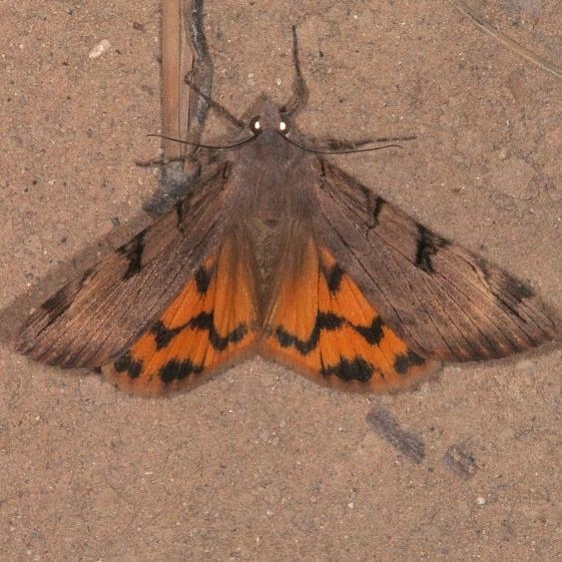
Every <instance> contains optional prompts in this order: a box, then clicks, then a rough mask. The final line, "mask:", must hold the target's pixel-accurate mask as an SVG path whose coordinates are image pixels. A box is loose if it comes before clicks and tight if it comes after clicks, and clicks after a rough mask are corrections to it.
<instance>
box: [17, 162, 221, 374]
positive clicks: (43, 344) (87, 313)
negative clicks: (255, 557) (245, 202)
mask: <svg viewBox="0 0 562 562" xmlns="http://www.w3.org/2000/svg"><path fill="white" fill-rule="evenodd" d="M223 172H224V170H223V167H222V166H221V167H220V169H219V170H217V171H215V172H213V174H212V175H211V176H210V177H209V178H208V179H207V180H206V181H204V182H202V183H201V184H199V185H198V186H197V188H196V190H195V191H194V192H193V194H192V195H191V196H189V197H188V198H186V199H184V200H182V201H180V202H178V203H177V204H176V205H175V206H174V208H172V209H171V210H170V211H168V213H166V214H165V215H164V216H162V217H161V218H160V219H158V220H157V221H156V222H154V223H153V224H152V225H151V226H149V227H148V228H147V229H146V230H143V231H142V232H141V233H140V234H138V235H136V236H135V237H134V238H133V239H132V240H130V241H129V242H128V243H126V244H124V245H123V246H121V247H120V248H118V249H117V250H116V251H115V252H114V253H113V254H111V255H109V256H107V257H106V258H105V259H104V260H102V261H101V262H100V263H99V264H98V265H97V266H95V267H94V268H92V269H91V270H89V271H87V272H86V273H85V274H83V276H82V278H81V279H78V280H76V281H73V282H71V283H69V284H68V285H66V286H65V287H63V288H62V289H61V290H60V291H59V292H58V293H56V294H55V295H54V296H53V297H51V298H50V299H49V300H47V301H46V302H45V303H44V304H43V305H42V306H41V307H40V308H39V309H37V310H36V311H35V312H34V313H33V314H32V315H31V316H30V317H29V318H28V319H27V320H26V322H25V323H24V324H23V326H22V327H21V329H20V331H19V333H18V335H17V339H16V349H17V350H18V351H20V352H21V353H25V354H28V355H30V356H31V357H33V358H34V359H37V360H40V361H43V362H45V363H49V364H52V365H60V366H63V367H75V366H89V367H91V366H101V365H104V364H106V363H109V362H110V361H111V360H112V359H113V358H115V357H116V356H117V355H118V354H119V353H121V352H122V350H124V349H125V348H127V347H128V346H129V345H130V344H131V343H132V341H134V340H135V338H136V337H137V336H138V335H139V334H140V333H142V332H143V331H145V330H146V329H147V328H148V327H149V326H150V325H151V324H152V322H153V321H154V320H155V318H156V317H157V316H158V315H159V314H160V313H161V312H162V310H163V309H164V308H165V307H166V306H167V304H168V303H169V302H170V301H171V300H172V299H173V298H174V296H176V294H177V293H178V292H179V291H180V290H181V289H182V287H183V286H184V285H185V283H186V281H187V280H188V279H189V278H191V277H193V275H194V274H195V272H196V271H197V270H198V268H199V266H200V265H201V263H202V261H203V259H204V258H205V256H207V255H208V254H209V252H211V251H212V250H214V249H215V248H216V247H217V246H218V243H219V242H220V240H221V237H222V233H223V231H224V229H225V227H227V226H228V224H229V223H230V221H231V219H230V216H231V215H229V214H228V213H226V212H225V209H224V205H223V203H222V199H221V192H222V191H223V189H224V187H225V183H226V179H225V176H224V173H223ZM205 282H206V281H205V279H204V278H202V276H201V275H199V277H198V283H200V284H205Z"/></svg>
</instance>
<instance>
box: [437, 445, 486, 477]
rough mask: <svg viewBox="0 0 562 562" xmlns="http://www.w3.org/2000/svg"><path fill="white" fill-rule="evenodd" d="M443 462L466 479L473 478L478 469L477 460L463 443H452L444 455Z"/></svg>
mask: <svg viewBox="0 0 562 562" xmlns="http://www.w3.org/2000/svg"><path fill="white" fill-rule="evenodd" d="M443 462H444V463H445V465H446V466H447V467H448V468H450V469H451V470H452V471H453V472H454V473H455V474H456V475H457V476H459V477H460V478H462V479H464V480H468V479H469V478H472V477H473V476H474V475H475V474H476V472H477V470H478V465H477V464H476V460H475V459H474V457H473V456H472V454H471V453H469V452H467V451H465V449H464V447H463V446H462V445H451V446H450V447H449V448H448V449H447V452H446V453H445V455H444V456H443Z"/></svg>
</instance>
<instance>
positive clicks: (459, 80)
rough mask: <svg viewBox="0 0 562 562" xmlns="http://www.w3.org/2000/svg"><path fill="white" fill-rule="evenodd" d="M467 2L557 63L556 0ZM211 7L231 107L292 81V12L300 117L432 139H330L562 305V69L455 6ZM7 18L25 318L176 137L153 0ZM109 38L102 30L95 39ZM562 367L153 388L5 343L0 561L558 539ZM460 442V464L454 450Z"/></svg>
mask: <svg viewBox="0 0 562 562" xmlns="http://www.w3.org/2000/svg"><path fill="white" fill-rule="evenodd" d="M472 6H473V7H475V8H477V9H478V11H479V12H480V13H481V14H482V15H485V16H486V17H487V18H488V19H489V20H490V21H492V22H494V23H495V24H496V25H498V26H500V27H501V28H502V29H503V30H505V31H506V32H508V33H509V34H510V35H511V36H512V37H514V38H515V39H516V40H518V41H519V42H520V43H522V44H524V45H525V46H527V47H529V48H531V49H532V50H534V51H535V52H537V53H538V54H541V55H543V56H545V57H547V58H550V59H551V60H553V61H558V64H560V60H561V57H562V37H561V35H560V30H561V29H562V20H561V14H560V10H559V5H558V2H557V1H556V0H552V1H545V2H521V1H518V2H515V1H513V2H511V1H506V2H501V3H492V2H487V3H486V2H477V1H473V2H472ZM207 12H208V17H207V20H206V23H207V34H208V38H209V42H210V45H211V48H212V52H213V56H214V64H215V92H214V95H215V97H216V98H217V99H219V100H220V101H221V102H222V103H223V104H224V105H226V106H227V107H229V108H230V109H231V110H232V112H234V113H237V114H239V115H242V114H243V113H244V111H245V110H246V109H247V107H248V106H249V105H251V103H252V102H253V100H254V98H255V97H256V96H257V95H258V94H259V92H260V91H262V90H263V91H266V92H268V94H269V95H271V96H272V97H274V98H275V99H277V100H279V101H280V102H283V101H284V100H285V99H286V98H287V96H288V92H289V91H290V83H291V77H292V66H291V58H290V43H291V34H290V26H291V24H297V25H298V29H299V36H300V39H301V51H302V65H303V70H304V73H305V76H306V78H307V81H308V84H309V87H310V89H311V94H312V95H311V99H310V103H309V108H308V111H307V112H305V113H304V114H302V115H301V118H300V120H299V127H300V128H301V129H302V130H304V131H307V132H309V133H310V134H311V135H314V136H322V135H330V136H333V137H336V138H357V137H363V136H373V135H374V136H377V135H381V134H383V135H387V134H403V133H415V134H417V135H418V140H417V141H416V142H413V143H408V144H407V145H406V146H405V147H404V149H403V150H402V151H385V152H379V153H371V154H358V155H353V156H346V157H339V158H337V159H334V160H335V161H337V163H338V164H339V165H340V166H342V167H343V168H345V169H346V170H347V171H349V172H350V173H352V174H354V175H356V176H357V177H358V178H360V179H361V180H362V181H363V182H364V183H365V184H366V185H369V186H371V187H372V188H373V189H374V190H376V191H377V192H379V193H380V194H382V195H384V196H385V197H387V198H388V199H390V200H391V201H393V202H395V203H397V204H398V205H400V206H401V207H402V208H404V209H405V210H406V211H408V212H409V213H411V214H412V215H413V216H415V217H416V218H417V219H418V220H421V221H422V222H424V223H425V224H427V225H429V226H431V227H432V228H434V229H436V230H437V231H438V232H440V233H442V234H444V235H446V236H448V237H452V238H453V239H456V240H458V241H461V242H462V243H463V244H464V245H466V246H468V247H470V248H472V249H475V250H478V251H480V252H482V253H483V254H484V255H485V256H487V257H488V258H490V259H492V260H494V261H496V262H499V263H501V264H502V265H504V266H505V267H507V268H508V269H509V270H511V271H512V272H513V273H515V274H517V275H518V276H520V277H522V278H524V279H527V280H529V281H530V282H531V283H532V285H533V286H534V287H535V288H536V290H537V291H538V292H539V293H541V294H542V295H543V296H544V298H545V299H546V300H548V301H549V302H550V303H551V304H552V305H553V306H554V307H557V308H558V310H562V287H561V283H560V279H561V278H562V260H561V256H560V247H561V244H562V223H561V214H562V213H561V211H562V174H561V171H560V161H561V156H562V113H561V98H562V96H561V94H560V92H561V82H560V80H559V79H557V78H555V77H554V76H552V75H550V74H548V73H546V72H544V71H543V70H541V69H539V68H537V67H536V66H533V65H532V64H530V63H529V62H527V61H525V60H523V59H521V58H520V57H519V56H517V55H515V54H514V53H513V52H511V51H509V50H507V49H505V48H504V47H503V46H501V45H500V44H498V43H497V42H496V41H494V40H493V39H492V38H490V37H489V36H487V35H485V34H483V33H482V32H481V31H480V30H478V29H477V28H476V27H475V26H474V25H473V24H471V23H470V22H469V21H468V20H467V19H465V18H464V17H462V16H461V15H460V14H459V13H458V12H457V11H456V10H455V9H453V8H452V7H451V5H450V4H449V3H448V2H446V1H445V0H441V1H439V2H434V1H432V2H429V1H419V2H390V1H387V2H375V1H373V0H370V1H365V0H364V1H359V0H358V1H350V0H346V1H341V0H340V1H335V0H315V1H312V0H300V1H298V2H295V1H292V0H280V1H278V2H274V3H271V2H268V3H266V2H250V1H241V0H236V1H231V2H226V3H225V2H219V1H211V0H210V1H209V2H208V6H207ZM0 18H1V21H2V22H3V30H4V31H3V33H2V38H1V39H0V41H1V43H0V55H1V67H2V71H1V72H0V90H1V91H2V99H1V101H0V127H1V138H2V154H1V156H0V170H1V172H2V173H1V174H0V178H1V179H0V190H1V192H0V194H1V203H0V263H1V265H2V267H1V270H0V303H1V306H3V307H4V308H5V309H6V310H7V312H6V311H5V312H4V314H3V317H2V332H6V334H8V333H9V332H10V330H12V329H13V327H14V325H15V322H17V321H18V320H19V319H20V318H21V314H22V313H23V312H22V309H23V308H24V307H23V305H21V304H20V305H19V306H18V302H19V301H21V300H22V296H23V297H25V295H27V294H28V292H29V290H30V289H32V288H34V287H35V288H37V287H39V289H38V290H39V296H36V297H35V300H34V302H33V303H32V304H38V303H39V302H40V301H41V298H42V297H44V296H47V295H48V294H49V292H50V291H51V290H52V289H54V288H56V287H57V286H59V285H61V284H62V282H63V281H64V279H65V278H68V274H69V273H70V272H72V271H73V269H74V268H75V267H76V263H77V262H79V261H80V259H81V258H76V256H83V255H84V254H89V255H90V257H91V256H92V255H93V256H95V254H97V253H100V254H101V253H104V252H105V251H107V250H106V246H107V244H106V242H105V241H106V240H107V239H108V237H109V238H110V239H112V238H115V239H116V240H118V241H123V240H124V239H125V238H126V232H125V231H129V232H130V231H131V230H134V229H135V228H137V227H138V226H139V225H140V224H146V223H148V222H149V218H148V217H147V216H146V215H144V214H143V213H142V212H141V208H142V204H143V202H144V201H146V200H147V199H148V198H149V197H150V195H151V194H153V193H154V192H155V191H156V190H157V174H156V172H155V171H153V170H147V169H143V168H139V167H137V166H135V164H134V162H135V160H137V159H149V158H153V157H155V156H157V154H158V141H157V140H155V139H148V138H146V136H145V135H146V134H147V133H150V132H154V131H158V130H159V119H160V108H159V100H160V93H159V61H158V57H159V5H158V2H156V1H155V0H133V1H129V2H115V3H111V2H109V3H108V2H101V1H100V0H85V1H82V2H70V1H66V0H65V1H60V2H47V3H38V2H33V1H31V0H20V1H19V2H17V3H16V2H10V3H8V2H4V3H3V4H2V6H0ZM102 39H108V40H109V41H110V43H111V49H110V50H109V51H108V52H106V53H105V54H104V55H102V56H101V57H99V58H97V59H94V60H91V59H89V58H88V52H89V51H90V49H91V48H92V47H93V46H94V45H96V44H97V43H98V42H99V41H101V40H102ZM216 130H217V129H215V128H214V127H212V126H211V127H210V129H209V130H208V131H207V134H208V138H209V139H212V138H214V137H213V133H214V132H215V131H216ZM219 140H221V139H219ZM222 140H223V139H222ZM117 223H119V224H120V225H121V227H120V228H119V229H118V228H115V225H116V224H117ZM75 258H76V259H75ZM24 301H25V298H24ZM14 303H15V304H14ZM28 306H29V303H27V307H28ZM6 334H3V335H6ZM4 339H5V338H4ZM561 361H562V353H561V351H560V348H556V346H554V347H550V348H547V349H544V350H541V351H540V352H538V353H534V354H532V355H523V356H518V357H515V358H512V359H509V360H504V361H496V362H488V363H482V364H467V365H460V366H459V365H452V366H448V367H447V368H445V369H444V371H443V373H442V375H441V377H440V378H439V380H437V381H434V382H428V383H424V384H423V385H422V386H421V387H420V388H419V389H418V390H415V391H411V392H405V393H401V394H398V395H393V396H381V397H371V396H365V395H350V394H344V393H340V392H336V391H331V390H328V389H325V388H320V387H318V386H316V385H315V384H313V383H311V382H309V381H308V380H305V379H303V378H301V377H299V376H297V375H295V374H294V373H292V372H291V371H288V370H286V369H283V368H281V367H278V366H275V365H270V364H267V363H265V362H263V361H260V360H255V361H251V362H247V363H245V364H242V365H238V366H237V367H235V368H233V369H231V370H230V371H228V372H227V373H225V374H223V375H222V376H220V377H218V378H217V379H215V380H213V381H212V382H210V383H208V384H206V385H204V386H202V387H200V388H198V389H197V390H195V391H194V392H191V393H184V394H181V395H177V396H173V397H172V398H169V399H152V400H146V399H141V398H137V397H131V396H128V395H126V394H123V393H119V392H117V391H115V390H114V389H113V388H112V387H111V386H110V385H109V384H107V383H105V382H103V381H102V380H100V379H99V378H98V377H97V376H96V375H91V374H89V373H87V372H85V371H75V372H63V371H61V370H57V369H51V368H47V367H45V366H42V365H38V364H34V363H32V362H30V361H28V360H27V359H25V358H22V357H20V356H18V355H16V354H14V353H13V352H12V351H11V350H10V348H9V346H8V345H7V344H2V346H1V347H0V373H1V384H2V392H1V395H0V558H2V559H4V560H8V559H10V560H330V561H339V560H412V561H413V560H472V559H479V560H518V561H519V560H559V559H560V557H561V556H562V547H561V538H560V529H559V526H560V522H561V521H560V514H561V512H560V500H561V493H560V490H561V479H560V461H561V458H560V447H559V430H560V417H559V416H560V378H561V377H560V375H561V367H560V364H561ZM374 407H375V408H384V409H385V410H386V411H387V412H388V413H390V414H391V415H392V416H394V418H395V420H396V421H397V423H398V424H399V425H400V426H401V427H402V428H403V429H404V430H407V431H409V432H411V433H412V434H413V435H415V436H416V438H417V439H419V440H420V441H421V442H423V443H424V445H425V455H424V457H423V459H422V460H421V462H415V461H414V459H413V458H412V457H411V456H409V455H408V454H404V453H401V452H400V451H399V450H397V449H396V448H395V447H393V445H392V444H391V443H390V442H389V441H388V440H387V439H384V438H383V437H381V436H380V435H379V434H378V433H376V432H374V431H373V429H372V427H371V426H370V425H369V424H368V423H367V421H366V417H367V415H368V414H369V412H371V410H372V409H373V408H374ZM451 446H457V447H459V448H460V449H461V450H462V451H464V453H466V455H467V462H468V468H469V471H468V476H470V477H469V478H462V477H461V475H460V474H459V473H458V472H455V471H454V470H452V469H451V466H450V464H447V463H445V462H444V461H443V458H444V455H445V454H446V452H447V450H448V449H449V448H450V447H451ZM471 459H473V462H471Z"/></svg>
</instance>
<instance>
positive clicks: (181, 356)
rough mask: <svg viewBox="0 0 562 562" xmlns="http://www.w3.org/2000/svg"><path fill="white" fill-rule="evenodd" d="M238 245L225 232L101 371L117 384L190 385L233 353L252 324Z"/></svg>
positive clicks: (155, 389) (146, 388)
mask: <svg viewBox="0 0 562 562" xmlns="http://www.w3.org/2000/svg"><path fill="white" fill-rule="evenodd" d="M239 250H240V246H239V245H238V244H236V239H235V236H234V235H233V236H230V237H228V238H227V239H226V240H225V242H224V243H223V245H222V246H221V249H220V251H219V252H218V254H217V255H216V256H214V257H210V258H208V259H207V260H206V261H205V263H204V264H203V265H202V266H201V267H200V268H199V270H198V271H197V272H196V274H195V276H194V278H193V279H191V280H190V281H189V282H188V283H187V285H186V286H185V288H184V289H183V290H182V291H181V293H180V294H179V295H178V296H177V297H176V298H175V299H174V301H173V302H172V303H171V304H170V305H169V306H168V307H167V308H166V310H165V311H164V313H163V314H162V315H161V317H160V318H159V319H158V320H157V321H156V322H155V323H154V324H153V325H152V327H151V328H150V329H149V330H148V331H147V332H145V333H144V334H142V335H141V336H140V337H139V338H138V339H137V340H136V342H135V343H134V344H133V345H132V347H131V348H130V349H129V350H128V351H126V352H125V353H124V354H123V355H121V357H119V358H118V359H117V360H116V361H115V362H114V363H113V364H112V365H110V366H108V367H106V368H104V374H105V375H106V376H107V377H108V378H109V379H110V380H112V381H114V382H115V383H116V384H117V386H119V387H120V388H124V389H128V390H131V391H134V392H138V393H141V394H156V393H161V392H166V391H168V390H170V391H171V390H178V389H181V388H188V387H191V386H194V385H196V384H198V383H200V382H202V381H203V379H205V378H206V377H207V376H208V375H210V374H211V373H213V372H216V371H217V370H220V369H221V368H225V367H227V366H229V365H230V364H232V362H233V361H234V360H236V359H238V358H239V357H240V355H241V354H243V352H244V351H245V350H247V349H248V347H249V346H250V345H251V344H252V342H253V341H254V340H255V328H256V308H255V303H254V300H253V294H254V291H253V287H252V278H251V275H250V272H249V270H248V262H247V261H246V260H245V259H244V256H242V255H241V253H240V251H239Z"/></svg>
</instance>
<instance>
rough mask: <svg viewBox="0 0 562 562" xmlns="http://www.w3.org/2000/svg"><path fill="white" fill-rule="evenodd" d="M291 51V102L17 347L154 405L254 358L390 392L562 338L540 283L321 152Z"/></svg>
mask: <svg viewBox="0 0 562 562" xmlns="http://www.w3.org/2000/svg"><path fill="white" fill-rule="evenodd" d="M293 53H294V60H295V69H296V76H295V85H294V92H293V96H292V97H291V99H290V100H289V101H288V102H287V104H285V106H283V107H281V108H279V107H277V106H275V105H274V104H273V103H272V102H271V101H270V100H268V99H267V98H265V97H261V98H260V99H259V100H258V101H257V103H256V106H255V107H254V111H253V115H254V117H253V118H252V119H251V120H250V122H249V126H248V128H246V129H244V130H242V131H241V132H240V133H239V136H238V137H237V138H235V139H234V140H233V142H232V143H231V144H230V145H229V147H228V150H220V151H218V150H217V151H214V152H213V158H211V159H210V160H209V161H210V164H209V165H208V166H207V168H206V171H205V173H204V174H203V175H202V177H201V180H200V182H199V183H198V184H197V185H196V186H195V187H194V189H193V190H192V191H191V192H190V193H189V194H188V195H187V196H185V198H183V199H182V200H180V201H179V202H178V203H176V205H175V206H174V207H173V208H172V209H171V210H170V211H168V212H167V213H166V214H165V215H163V216H162V217H161V218H159V219H158V220H156V221H155V222H154V223H153V224H152V225H151V226H149V227H148V228H147V229H145V230H143V231H142V232H140V233H139V234H138V235H137V236H135V237H134V238H133V239H132V240H130V241H129V242H128V243H126V244H125V245H123V246H121V247H120V248H118V249H117V250H116V251H115V252H114V253H113V254H111V255H109V256H108V257H106V258H105V259H103V260H102V261H101V262H100V263H99V264H98V265H97V266H95V267H93V268H92V269H88V270H87V271H85V272H84V273H83V274H82V275H81V277H79V278H78V279H75V280H74V281H72V282H70V283H69V284H68V285H66V286H65V287H64V288H62V289H61V290H60V291H58V292H57V293H56V294H55V295H54V296H52V297H51V298H50V299H49V300H47V301H46V302H45V303H44V304H43V305H42V306H41V307H40V308H38V309H37V310H36V311H35V312H33V313H32V314H31V316H30V317H29V318H28V319H27V321H26V322H25V323H24V324H23V326H22V327H21V329H20V330H19V332H18V335H17V337H16V343H15V346H16V349H17V350H18V351H19V352H21V353H24V354H27V355H29V356H30V357H32V358H33V359H36V360H38V361H42V362H45V363H47V364H49V365H58V366H61V367H90V368H101V370H102V372H103V373H104V374H105V376H106V377H107V378H108V379H109V380H110V381H112V382H113V383H114V384H116V385H117V386H118V387H120V388H123V389H127V390H129V391H133V392H137V393H141V394H160V393H165V392H168V391H173V390H178V389H185V388H190V387H193V386H194V385H196V384H199V383H201V382H203V381H204V380H206V379H208V378H209V377H210V376H211V375H213V374H215V373H217V372H219V371H221V370H224V369H226V368H227V367H228V366H230V365H232V364H233V363H234V362H236V361H241V360H243V359H245V358H248V357H251V356H253V355H261V356H263V357H265V358H267V359H270V360H272V361H277V362H279V363H282V364H285V365H288V366H290V367H291V368H293V369H295V370H296V371H298V372H300V373H302V374H305V375H308V376H309V377H311V378H312V379H314V380H316V381H319V382H323V383H327V384H330V385H333V386H339V387H341V388H345V389H365V390H368V391H381V390H391V389H395V388H399V387H402V386H405V385H407V384H411V383H412V382H415V381H418V380H420V378H421V377H422V376H423V375H427V374H429V373H431V372H433V371H434V370H435V369H436V368H437V366H438V365H439V364H440V363H441V362H443V361H472V360H480V359H488V358H498V357H504V356H506V355H509V354H512V353H516V352H519V351H522V350H524V349H527V348H532V347H535V346H538V345H539V344H541V343H543V342H546V341H548V340H551V339H553V338H554V337H555V336H556V335H557V334H558V321H557V320H556V319H555V316H554V314H552V313H551V312H549V311H548V309H547V307H546V306H545V305H544V304H543V303H542V302H541V300H540V299H539V298H538V297H537V296H535V295H534V294H533V292H532V290H531V289H530V288H529V287H528V286H526V285H525V284H524V283H522V282H521V281H519V280H517V279H516V278H514V277H512V276H511V275H510V274H509V273H507V272H506V271H504V270H503V269H501V268H499V267H497V266H495V265H492V264H491V263H489V262H488V261H486V260H484V259H483V258H482V257H479V256H478V255H476V254H475V253H472V252H470V251H468V250H466V249H464V248H462V247H460V246H459V245H457V244H455V243H453V242H451V241H450V240H447V239H446V238H443V237H441V236H439V235H437V234H435V233H433V232H432V231H431V230H429V229H428V228H426V227H425V226H423V225H421V224H419V223H417V222H416V221H415V220H413V219H412V218H411V217H409V216H408V215H407V214H405V213H404V212H402V211H401V210H399V209H397V208H396V207H394V206H393V205H392V204H390V203H389V202H387V201H386V200H385V199H383V198H381V197H379V196H378V195H376V194H375V193H374V192H373V191H371V190H370V189H368V188H367V187H365V186H364V185H362V184H361V183H359V182H358V181H357V180H355V179H354V178H352V177H351V176H350V175H348V174H346V173H345V172H344V171H342V170H341V169H339V168H338V167H337V166H335V165H333V164H332V163H330V161H329V160H328V159H326V158H325V157H324V156H323V155H322V154H321V153H322V152H323V151H322V150H320V149H318V148H312V147H311V146H310V143H309V142H307V140H306V139H305V138H304V137H303V136H302V135H300V134H299V132H298V131H297V130H296V129H295V128H294V127H293V126H292V121H293V119H294V117H295V115H296V114H297V112H298V111H299V110H300V108H301V107H302V105H303V102H304V101H305V99H306V97H307V89H306V85H305V83H304V79H303V76H302V73H301V71H300V66H299V62H298V53H297V43H296V35H294V42H293ZM215 105H217V106H218V104H215ZM222 111H223V112H224V111H225V110H224V109H223V110H222ZM201 146H204V145H201ZM207 148H209V147H207ZM328 148H329V146H328Z"/></svg>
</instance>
